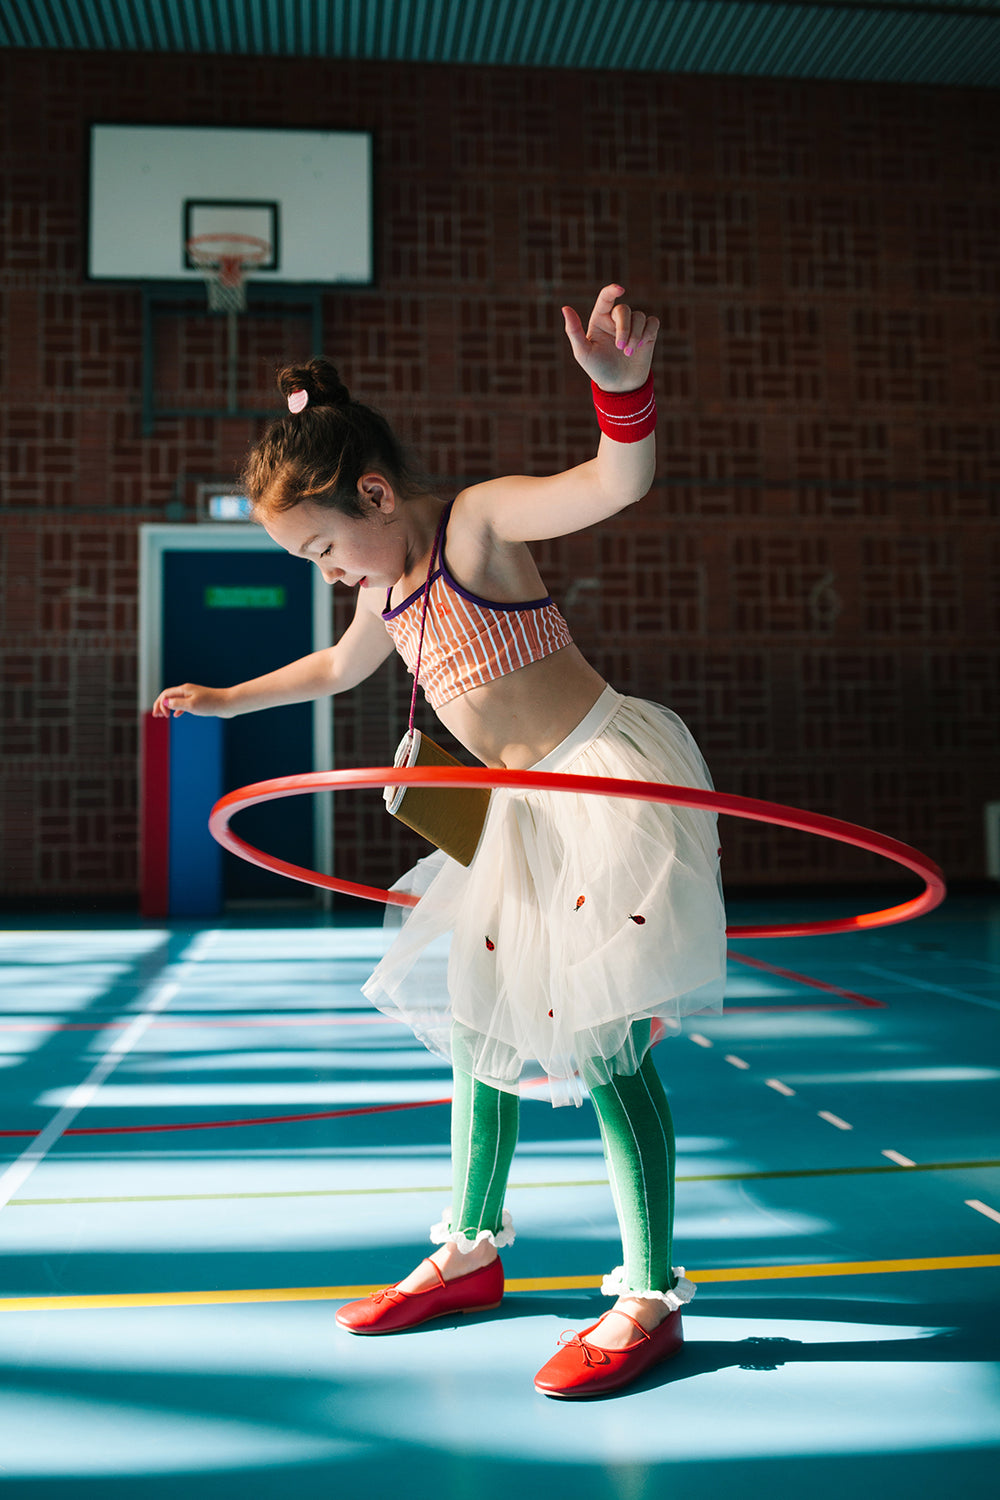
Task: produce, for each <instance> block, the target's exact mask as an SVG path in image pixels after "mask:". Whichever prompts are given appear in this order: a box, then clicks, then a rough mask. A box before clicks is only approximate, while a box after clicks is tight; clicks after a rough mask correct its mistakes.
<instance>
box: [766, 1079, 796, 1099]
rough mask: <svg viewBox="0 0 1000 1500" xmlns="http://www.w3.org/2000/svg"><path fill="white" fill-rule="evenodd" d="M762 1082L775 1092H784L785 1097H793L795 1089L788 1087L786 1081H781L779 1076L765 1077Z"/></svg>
mask: <svg viewBox="0 0 1000 1500" xmlns="http://www.w3.org/2000/svg"><path fill="white" fill-rule="evenodd" d="M764 1082H765V1083H766V1084H767V1086H768V1088H769V1089H774V1091H775V1093H776V1094H784V1095H785V1097H786V1098H787V1099H794V1098H795V1090H794V1089H790V1088H789V1087H788V1084H787V1083H782V1081H781V1079H780V1078H765V1079H764Z"/></svg>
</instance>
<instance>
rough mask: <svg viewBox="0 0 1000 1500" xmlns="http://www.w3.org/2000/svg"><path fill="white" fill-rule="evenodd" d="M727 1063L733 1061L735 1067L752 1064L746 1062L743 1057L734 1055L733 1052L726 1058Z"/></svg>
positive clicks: (747, 1066) (745, 1066)
mask: <svg viewBox="0 0 1000 1500" xmlns="http://www.w3.org/2000/svg"><path fill="white" fill-rule="evenodd" d="M726 1062H727V1063H732V1065H733V1067H734V1068H749V1066H750V1064H749V1063H748V1062H744V1061H743V1059H742V1057H734V1056H733V1054H732V1053H730V1054H729V1056H728V1057H727V1058H726Z"/></svg>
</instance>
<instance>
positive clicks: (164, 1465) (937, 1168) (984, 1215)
mask: <svg viewBox="0 0 1000 1500" xmlns="http://www.w3.org/2000/svg"><path fill="white" fill-rule="evenodd" d="M858 899H859V901H860V905H861V906H862V907H864V906H865V905H868V906H871V905H872V904H873V902H872V899H871V895H870V893H869V894H868V895H867V896H866V895H864V894H862V896H861V897H860V898H858ZM874 904H878V903H877V901H876V902H875V903H874ZM798 907H799V909H800V911H801V912H802V913H805V914H810V915H811V914H813V913H814V912H815V913H818V914H819V915H825V914H838V915H839V914H842V913H844V912H847V911H851V910H853V909H857V907H852V905H851V897H850V895H845V897H844V899H843V900H842V901H841V900H838V901H837V902H835V903H815V902H806V901H803V902H800V903H798ZM796 914H799V913H798V912H796V913H792V912H791V911H790V907H789V905H788V903H780V904H779V903H777V902H775V901H769V902H766V903H757V902H755V903H738V904H736V905H732V906H731V909H730V917H731V920H732V921H734V922H747V921H761V920H763V921H767V920H772V919H774V918H777V917H778V916H779V915H780V916H786V915H796ZM382 942H383V939H382V933H381V929H380V927H379V926H378V925H375V924H367V925H366V924H364V923H363V922H361V921H359V922H357V923H356V924H354V925H352V924H351V923H350V922H349V921H344V920H340V921H338V920H336V919H335V918H329V917H324V916H322V915H310V914H301V915H297V916H294V917H280V916H274V915H271V914H263V915H262V914H259V913H255V914H253V915H252V916H243V917H240V918H235V917H234V918H231V919H226V920H225V921H222V922H220V923H218V924H212V925H196V924H191V923H179V922H178V923H173V922H172V923H166V922H165V923H162V924H156V923H150V922H146V923H143V922H140V921H137V920H131V919H127V918H123V919H118V920H116V919H111V918H107V919H106V918H100V919H95V920H93V921H66V920H64V919H59V918H54V917H50V918H45V919H42V920H40V921H24V922H18V921H17V920H16V919H14V918H9V917H8V918H7V919H6V921H5V922H4V924H3V930H0V961H2V964H3V969H2V971H0V980H2V985H3V988H2V1000H0V1067H2V1069H3V1072H2V1079H3V1082H4V1084H5V1088H4V1090H3V1108H2V1110H0V1131H2V1134H0V1150H2V1151H3V1163H2V1166H0V1254H2V1267H3V1285H2V1289H0V1312H2V1313H4V1314H5V1316H4V1317H3V1318H2V1319H0V1362H2V1364H3V1367H4V1382H3V1383H4V1389H3V1394H2V1396H0V1434H2V1435H0V1480H2V1481H4V1484H5V1489H4V1493H5V1494H8V1495H10V1496H11V1497H15V1496H16V1497H19V1500H20V1497H22V1496H23V1497H29V1496H30V1497H38V1500H49V1497H59V1500H64V1497H66V1496H68V1495H70V1494H71V1495H72V1496H73V1497H74V1500H86V1497H90V1496H94V1497H97V1496H100V1497H102V1500H119V1497H125V1496H128V1497H132V1496H141V1497H142V1500H161V1497H166V1496H168V1495H170V1496H171V1497H175V1496H176V1495H177V1494H178V1493H181V1494H182V1495H183V1496H184V1497H185V1500H207V1497H213V1500H219V1497H227V1500H228V1497H239V1500H264V1497H267V1500H286V1497H292V1496H294V1497H295V1500H319V1497H323V1500H334V1497H346V1500H353V1497H355V1496H364V1497H376V1500H377V1497H383V1496H384V1497H390V1496H391V1497H394V1500H395V1497H408V1500H425V1497H426V1500H466V1497H468V1500H510V1497H511V1496H513V1495H517V1496H519V1497H520V1500H533V1497H536V1496H541V1495H544V1496H546V1497H551V1496H552V1495H553V1494H554V1495H556V1496H558V1497H561V1496H564V1495H565V1496H572V1497H573V1500H598V1497H600V1500H610V1497H621V1500H639V1497H646V1496H669V1497H671V1500H687V1497H695V1496H697V1497H709V1496H712V1497H714V1496H716V1495H718V1496H722V1495H726V1496H736V1497H739V1500H755V1497H758V1496H761V1497H762V1496H764V1495H767V1496H774V1495H778V1496H783V1495H789V1494H793V1493H802V1494H804V1495H808V1496H810V1497H811V1500H827V1497H830V1500H833V1497H837V1500H840V1497H842V1496H843V1495H845V1494H848V1493H852V1492H853V1493H854V1494H856V1495H860V1496H865V1497H867V1496H877V1497H878V1500H896V1497H900V1500H902V1497H906V1500H914V1497H916V1500H921V1497H925V1496H949V1497H950V1496H952V1495H956V1496H958V1495H960V1496H962V1497H963V1500H966V1497H970V1496H986V1495H987V1494H989V1495H990V1496H993V1495H995V1494H996V1493H997V1492H998V1490H1000V1479H998V1475H1000V1467H998V1465H997V1456H996V1450H997V1448H998V1446H1000V1381H998V1373H1000V1367H998V1356H1000V1340H998V1337H997V1335H998V1331H1000V1298H998V1285H1000V1280H998V1272H1000V1108H998V1099H1000V1090H998V1080H1000V900H990V899H987V898H961V899H960V898H952V899H951V900H949V901H948V902H947V903H946V904H945V905H944V906H943V907H942V908H940V909H939V910H938V911H937V912H935V913H933V914H932V915H931V916H929V917H925V918H924V919H922V920H920V921H918V922H915V923H910V924H908V925H905V926H899V927H893V928H885V929H881V930H878V931H870V932H864V933H858V934H857V935H851V936H837V937H830V938H809V939H804V938H799V939H783V940H771V941H764V942H751V941H740V942H738V943H736V944H735V945H734V947H735V949H736V951H735V952H734V953H733V954H732V963H731V966H730V981H731V982H730V992H729V1009H728V1012H727V1014H726V1015H725V1017H724V1018H722V1019H705V1018H701V1017H695V1018H693V1019H692V1020H691V1021H690V1022H689V1023H688V1024H687V1025H686V1027H685V1029H684V1032H683V1033H682V1034H681V1035H679V1036H672V1037H669V1038H667V1039H666V1040H665V1041H663V1042H662V1043H661V1045H660V1046H659V1047H658V1049H657V1052H656V1058H657V1062H658V1066H659V1068H660V1070H661V1072H662V1075H663V1078H664V1080H665V1082H666V1084H667V1087H668V1090H669V1092H670V1096H671V1102H672V1105H673V1109H674V1116H675V1121H676V1125H677V1132H678V1146H679V1160H678V1175H679V1183H678V1210H677V1226H676V1259H677V1260H678V1262H680V1263H683V1264H684V1265H685V1266H686V1267H687V1268H688V1273H689V1274H690V1275H691V1276H692V1277H693V1279H694V1280H695V1281H697V1282H698V1283H699V1286H700V1291H699V1295H698V1296H697V1298H696V1300H695V1301H694V1303H693V1304H692V1307H691V1309H690V1311H689V1312H688V1313H686V1314H685V1329H686V1337H687V1343H686V1346H685V1349H684V1352H683V1353H682V1354H681V1355H680V1357H679V1358H678V1359H677V1360H676V1361H674V1362H673V1363H670V1364H667V1365H664V1366H662V1367H661V1368H660V1369H659V1370H658V1371H655V1372H654V1373H653V1374H652V1375H651V1376H650V1377H648V1378H647V1379H646V1380H645V1381H644V1382H642V1383H641V1384H640V1385H639V1386H637V1387H635V1388H633V1389H632V1390H631V1391H629V1392H627V1393H625V1394H622V1395H620V1396H618V1397H614V1398H607V1399H605V1400H601V1401H594V1402H572V1403H571V1402H555V1401H551V1400H547V1399H545V1398H544V1397H541V1396H539V1395H537V1394H536V1392H535V1391H534V1389H533V1386H532V1377H533V1375H534V1373H535V1371H536V1369H537V1368H538V1367H539V1366H540V1365H541V1364H542V1363H543V1362H544V1361H545V1360H546V1359H547V1358H548V1357H549V1355H550V1354H551V1353H552V1352H553V1351H554V1349H555V1347H556V1341H557V1339H558V1336H559V1334H560V1332H561V1331H562V1330H563V1329H565V1328H569V1327H577V1328H579V1327H582V1326H583V1325H584V1324H586V1323H588V1322H591V1321H593V1320H594V1319H595V1318H596V1317H597V1316H599V1314H600V1312H601V1311H603V1310H604V1308H605V1307H606V1306H608V1305H609V1304H608V1303H607V1302H606V1301H605V1300H604V1299H602V1298H600V1297H599V1296H598V1294H597V1291H596V1287H597V1285H598V1283H599V1280H600V1277H601V1275H602V1274H603V1273H604V1272H605V1271H607V1270H609V1269H610V1268H611V1267H612V1266H614V1265H615V1264H616V1261H617V1259H618V1256H617V1233H616V1226H615V1220H614V1215H613V1210H612V1206H611V1199H610V1194H609V1191H608V1188H607V1185H606V1182H605V1174H604V1166H603V1161H602V1158H601V1154H600V1151H599V1149H598V1142H597V1129H596V1124H595V1121H594V1118H593V1115H592V1113H591V1112H590V1110H589V1107H587V1106H584V1108H583V1109H581V1110H575V1109H573V1108H568V1109H560V1110H556V1111H553V1110H551V1109H550V1108H549V1107H548V1106H547V1105H545V1104H541V1103H537V1102H530V1103H526V1104H525V1106H524V1108H523V1110H522V1137H521V1145H520V1147H519V1151H518V1156H517V1158H516V1161H515V1167H514V1172H513V1176H512V1183H513V1186H512V1188H511V1192H510V1196H509V1200H508V1206H509V1207H510V1209H511V1211H512V1213H513V1215H514V1220H515V1223H516V1226H517V1229H518V1240H517V1243H516V1244H515V1245H514V1246H513V1247H512V1248H510V1249H509V1250H507V1251H505V1252H504V1256H503V1258H504V1264H505V1268H506V1272H507V1277H508V1287H509V1292H508V1295H507V1298H506V1300H505V1302H504V1305H503V1307H502V1308H501V1309H500V1310H499V1311H498V1312H496V1313H491V1314H488V1315H486V1316H484V1317H481V1318H471V1317H470V1318H465V1319H461V1318H459V1319H455V1320H452V1321H448V1322H441V1323H438V1324H432V1325H430V1326H429V1327H428V1328H426V1329H423V1330H419V1331H417V1332H414V1333H411V1334H406V1335H401V1336H397V1337H395V1338H382V1339H358V1338H352V1337H351V1336H350V1335H348V1334H346V1333H343V1332H341V1330H339V1329H338V1328H336V1326H335V1324H334V1312H335V1310H336V1306H337V1304H338V1302H339V1301H340V1300H342V1299H345V1298H347V1297H351V1296H354V1295H357V1294H358V1293H359V1291H361V1290H362V1289H368V1288H370V1287H371V1286H373V1285H376V1284H382V1283H384V1282H387V1281H392V1280H395V1279H397V1278H398V1277H399V1276H401V1275H403V1274H404V1273H405V1272H406V1271H407V1270H409V1269H410V1267H411V1266H412V1265H413V1264H414V1263H415V1262H416V1261H417V1260H418V1259H419V1258H420V1257H421V1256H422V1255H424V1254H425V1253H427V1251H428V1250H429V1248H430V1247H429V1244H428V1242H427V1239H426V1233H427V1226H428V1225H429V1224H430V1223H431V1222H432V1221H433V1220H435V1219H437V1218H438V1217H439V1216H440V1212H441V1209H442V1208H443V1207H444V1205H445V1204H446V1203H447V1201H448V1197H449V1188H448V1150H447V1131H448V1109H447V1104H446V1102H445V1101H446V1100H447V1095H448V1091H449V1081H448V1076H447V1071H446V1070H445V1069H444V1068H443V1067H441V1066H440V1065H439V1064H438V1063H437V1061H435V1060H434V1059H432V1058H431V1057H429V1056H428V1055H427V1054H426V1053H425V1052H424V1051H423V1050H422V1049H421V1048H420V1047H419V1046H417V1045H416V1044H415V1043H414V1042H413V1040H412V1038H411V1037H410V1036H409V1034H408V1033H405V1032H403V1031H402V1030H400V1029H399V1028H398V1027H396V1026H394V1025H391V1024H389V1023H387V1022H386V1021H385V1020H383V1018H381V1017H380V1016H379V1015H378V1014H376V1013H374V1012H372V1011H371V1010H370V1009H369V1008H368V1006H367V1005H366V1003H365V1002H364V1000H363V997H362V996H361V994H360V993H359V985H360V983H361V981H362V980H363V978H364V977H365V976H366V974H367V973H368V971H369V969H370V967H371V965H372V962H373V961H374V960H375V959H376V958H377V956H378V954H379V952H380V951H381V947H382ZM746 959H749V960H750V961H751V962H750V963H747V962H746V961H745V960H746ZM991 1475H992V1478H991V1477H990V1476H991ZM178 1484H180V1485H182V1486H183V1488H182V1489H180V1490H178Z"/></svg>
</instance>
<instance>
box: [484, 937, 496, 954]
mask: <svg viewBox="0 0 1000 1500" xmlns="http://www.w3.org/2000/svg"><path fill="white" fill-rule="evenodd" d="M495 948H496V943H494V942H493V941H492V940H491V939H490V938H487V939H486V951H487V953H492V952H493V950H494V949H495Z"/></svg>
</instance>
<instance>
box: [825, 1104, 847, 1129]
mask: <svg viewBox="0 0 1000 1500" xmlns="http://www.w3.org/2000/svg"><path fill="white" fill-rule="evenodd" d="M818 1113H819V1117H820V1119H821V1120H827V1121H829V1123H830V1124H831V1125H836V1127H837V1129H838V1130H853V1129H854V1126H853V1125H848V1123H847V1121H846V1120H842V1119H841V1118H840V1116H839V1115H832V1114H831V1113H830V1111H829V1110H828V1109H821V1110H819V1111H818Z"/></svg>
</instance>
